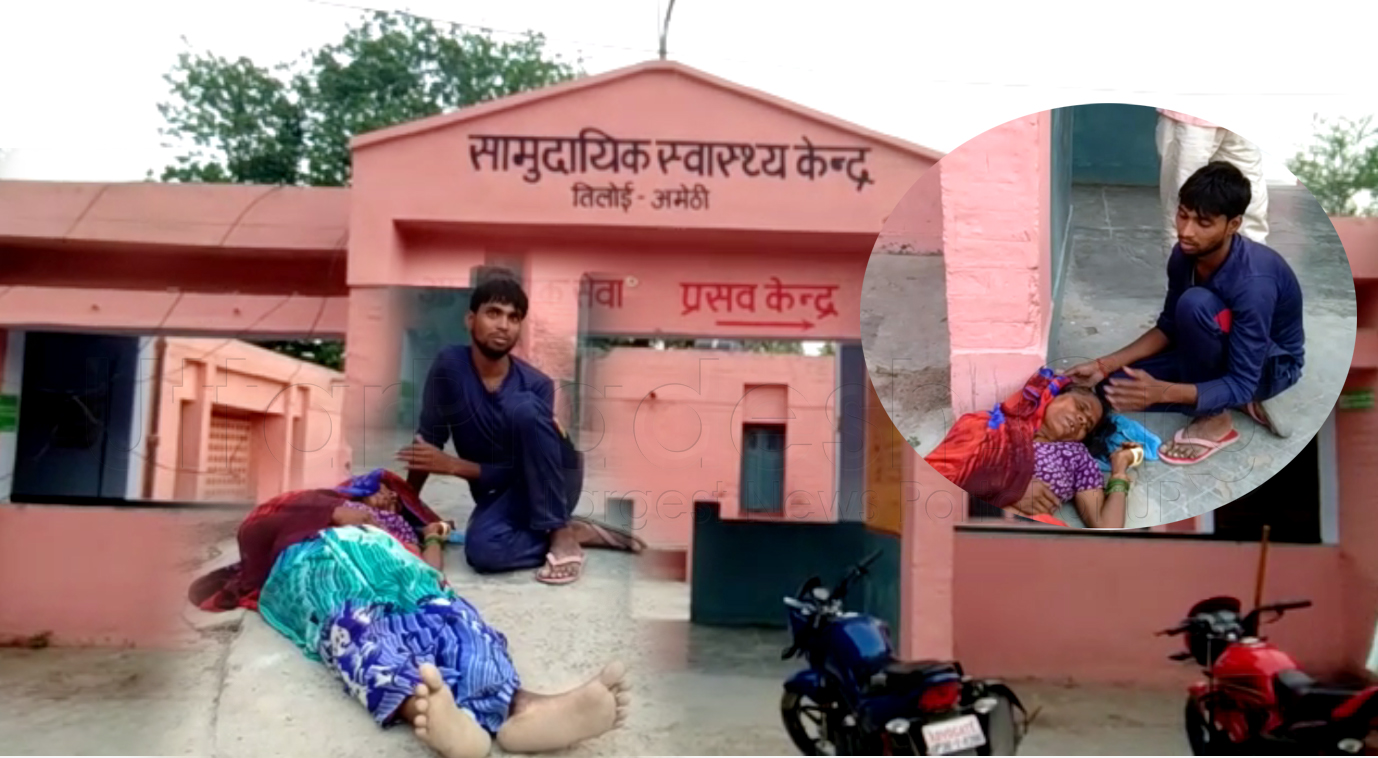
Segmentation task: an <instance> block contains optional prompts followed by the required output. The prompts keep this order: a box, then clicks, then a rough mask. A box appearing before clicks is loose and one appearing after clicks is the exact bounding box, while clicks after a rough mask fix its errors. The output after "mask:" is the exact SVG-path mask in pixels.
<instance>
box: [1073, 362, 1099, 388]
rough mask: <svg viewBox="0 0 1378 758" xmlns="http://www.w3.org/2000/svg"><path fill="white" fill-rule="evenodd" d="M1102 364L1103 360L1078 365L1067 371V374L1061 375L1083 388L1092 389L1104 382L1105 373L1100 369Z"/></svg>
mask: <svg viewBox="0 0 1378 758" xmlns="http://www.w3.org/2000/svg"><path fill="white" fill-rule="evenodd" d="M1102 363H1104V361H1103V360H1094V361H1087V362H1085V363H1078V364H1077V365H1075V366H1073V367H1071V368H1070V369H1067V373H1066V374H1063V376H1066V377H1067V378H1069V379H1071V380H1072V382H1073V383H1075V384H1080V385H1081V386H1083V387H1094V386H1096V385H1097V384H1100V383H1101V382H1103V381H1105V371H1103V370H1102V369H1101V364H1102Z"/></svg>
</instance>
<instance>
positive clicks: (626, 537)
mask: <svg viewBox="0 0 1378 758" xmlns="http://www.w3.org/2000/svg"><path fill="white" fill-rule="evenodd" d="M571 520H572V521H578V522H581V523H584V524H588V525H589V526H591V527H593V529H594V531H596V532H598V536H599V537H600V538H601V539H602V540H603V544H599V545H585V546H584V547H591V548H598V549H602V550H620V551H622V552H626V553H632V554H634V555H636V554H640V553H641V552H643V551H644V550H645V549H646V540H643V539H641V538H640V537H638V536H636V535H635V534H632V532H631V530H630V529H622V528H621V527H616V526H613V525H611V524H605V523H603V522H602V521H595V520H594V519H591V518H588V517H586V516H575V517H574V518H573V519H571ZM608 535H615V536H617V537H621V538H622V540H623V542H618V541H617V540H614V539H610V538H609V537H608Z"/></svg>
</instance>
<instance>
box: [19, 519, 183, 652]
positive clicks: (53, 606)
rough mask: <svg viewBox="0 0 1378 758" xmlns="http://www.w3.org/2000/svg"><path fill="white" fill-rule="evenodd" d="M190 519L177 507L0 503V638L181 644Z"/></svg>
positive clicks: (96, 642) (88, 642) (74, 642)
mask: <svg viewBox="0 0 1378 758" xmlns="http://www.w3.org/2000/svg"><path fill="white" fill-rule="evenodd" d="M189 523H190V520H189V519H188V517H187V514H185V513H178V512H174V511H160V510H143V509H133V508H120V509H116V508H93V507H64V506H51V505H45V506H17V505H0V598H3V602H0V641H6V640H12V639H15V638H26V637H29V636H31V635H36V634H42V633H44V632H51V633H52V638H51V641H52V643H53V644H58V645H109V646H120V645H127V644H128V645H140V646H166V645H172V644H175V643H176V642H177V641H178V633H179V627H180V624H181V622H180V616H179V614H180V613H181V610H182V608H183V607H184V606H185V604H186V588H187V578H186V576H185V575H184V574H183V573H182V571H181V570H180V568H179V565H178V564H179V562H181V561H184V560H185V559H186V558H187V556H188V553H187V550H186V547H187V545H188V544H190V539H189V538H190V531H189V529H188V525H189Z"/></svg>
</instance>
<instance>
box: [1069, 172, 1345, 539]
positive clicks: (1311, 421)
mask: <svg viewBox="0 0 1378 758" xmlns="http://www.w3.org/2000/svg"><path fill="white" fill-rule="evenodd" d="M1072 208H1073V209H1072V228H1071V230H1070V232H1069V234H1070V242H1071V248H1070V251H1069V255H1070V261H1069V268H1068V271H1067V274H1066V276H1067V280H1066V284H1065V285H1064V286H1065V291H1064V294H1063V296H1062V298H1061V300H1062V306H1061V313H1060V314H1059V318H1058V324H1057V328H1056V329H1055V332H1054V338H1053V342H1052V344H1051V345H1050V349H1049V354H1050V356H1051V357H1052V359H1053V363H1054V365H1055V366H1057V367H1058V368H1066V367H1069V366H1071V365H1073V364H1075V363H1077V362H1079V361H1081V360H1085V359H1087V358H1094V357H1097V356H1100V355H1104V354H1106V353H1109V352H1112V351H1114V350H1117V349H1119V348H1120V347H1123V346H1124V345H1127V344H1129V343H1130V342H1132V341H1133V340H1134V339H1136V338H1137V337H1138V336H1139V335H1140V334H1142V333H1143V332H1144V331H1145V330H1147V329H1148V328H1149V327H1151V326H1152V325H1153V323H1154V321H1155V320H1156V319H1157V315H1158V312H1159V310H1160V309H1161V308H1162V299H1163V294H1164V291H1165V288H1166V282H1165V280H1164V274H1163V266H1164V265H1165V264H1166V261H1167V257H1166V256H1167V253H1166V250H1165V249H1164V247H1163V245H1162V243H1161V239H1162V236H1161V235H1162V232H1161V229H1160V226H1161V222H1160V220H1159V218H1158V195H1157V189H1156V188H1152V187H1143V188H1129V187H1096V186H1077V187H1075V188H1074V191H1073V197H1072ZM1268 210H1269V212H1268V221H1269V225H1270V227H1271V229H1270V233H1269V236H1268V245H1269V246H1270V247H1272V248H1274V249H1275V250H1277V251H1278V252H1279V253H1281V254H1282V255H1283V257H1285V258H1286V259H1287V261H1288V263H1290V264H1291V265H1292V267H1293V270H1294V271H1296V274H1297V278H1298V279H1299V280H1300V282H1301V287H1302V292H1303V297H1304V302H1305V316H1304V318H1305V322H1304V323H1305V328H1306V366H1305V369H1304V371H1303V375H1302V379H1301V382H1300V383H1298V384H1297V386H1295V387H1293V388H1292V389H1290V390H1288V391H1287V392H1285V393H1283V394H1282V395H1280V396H1279V397H1278V398H1277V400H1276V401H1275V405H1276V412H1277V413H1278V414H1279V415H1280V416H1282V417H1283V418H1285V419H1286V421H1287V423H1288V424H1289V425H1290V426H1291V427H1292V429H1293V434H1292V436H1291V437H1290V438H1289V439H1285V440H1280V439H1277V438H1275V437H1273V436H1272V435H1270V434H1268V433H1267V432H1265V431H1263V430H1262V429H1261V428H1259V427H1258V426H1257V425H1256V424H1254V423H1253V422H1251V421H1249V419H1248V418H1247V417H1246V416H1244V415H1243V414H1240V413H1236V414H1235V424H1236V427H1237V428H1238V429H1239V431H1240V433H1241V434H1242V435H1243V439H1242V440H1240V441H1239V442H1237V443H1235V444H1234V445H1233V446H1232V447H1230V448H1227V449H1226V450H1223V451H1221V452H1220V453H1218V454H1217V455H1216V456H1214V457H1213V458H1212V459H1211V460H1209V461H1206V462H1204V463H1201V464H1198V465H1196V466H1193V467H1191V468H1175V467H1172V466H1168V465H1166V464H1163V463H1154V462H1149V463H1146V464H1145V465H1144V467H1143V470H1142V473H1141V474H1140V476H1139V482H1138V483H1137V484H1136V486H1135V487H1134V490H1133V492H1132V493H1131V495H1130V501H1129V512H1130V520H1129V523H1128V526H1152V525H1154V524H1166V523H1171V522H1173V521H1179V520H1181V519H1184V518H1189V517H1191V516H1196V515H1200V514H1202V513H1206V512H1208V511H1211V510H1214V509H1216V508H1218V507H1220V506H1221V505H1224V504H1225V503H1227V502H1229V501H1231V500H1234V499H1235V498H1238V497H1239V496H1241V495H1244V494H1246V493H1248V492H1250V491H1251V490H1253V489H1254V488H1255V487H1257V486H1259V485H1260V484H1262V483H1264V482H1266V481H1267V480H1268V479H1269V478H1271V477H1272V476H1273V474H1275V473H1277V472H1278V471H1279V470H1280V469H1281V468H1282V467H1283V466H1285V465H1286V464H1287V463H1288V462H1290V461H1291V460H1292V459H1293V458H1294V457H1296V455H1297V453H1299V452H1300V451H1301V449H1302V448H1303V447H1305V446H1306V444H1307V443H1308V442H1310V441H1311V439H1312V437H1314V436H1315V434H1316V432H1317V431H1319V429H1320V427H1321V424H1322V423H1324V421H1325V419H1326V417H1327V416H1328V415H1329V414H1330V412H1331V410H1332V409H1333V408H1334V406H1335V401H1336V398H1337V397H1338V396H1339V392H1340V388H1341V386H1342V385H1343V384H1344V380H1345V375H1346V374H1347V373H1348V371H1349V364H1350V360H1351V358H1352V356H1353V354H1354V335H1355V317H1356V309H1355V301H1354V280H1353V275H1352V273H1351V272H1350V270H1349V261H1348V259H1347V258H1346V257H1345V254H1344V248H1343V247H1342V246H1341V245H1340V241H1339V238H1338V237H1337V236H1336V234H1335V229H1334V227H1333V226H1331V224H1330V221H1329V219H1327V218H1326V216H1325V213H1324V212H1323V211H1322V210H1321V208H1320V206H1319V205H1318V204H1317V203H1316V201H1315V199H1314V198H1313V197H1312V196H1311V194H1310V193H1309V192H1307V191H1306V190H1304V189H1301V188H1296V187H1270V188H1269V209H1268ZM1134 418H1135V419H1136V420H1138V421H1140V422H1141V423H1144V424H1145V425H1146V426H1148V427H1149V428H1151V429H1153V431H1154V432H1155V433H1156V434H1158V435H1159V436H1160V437H1163V438H1164V439H1169V438H1171V437H1172V435H1173V433H1174V432H1175V431H1176V430H1177V429H1178V428H1180V427H1182V426H1184V425H1185V424H1186V423H1187V421H1188V419H1187V417H1185V416H1180V415H1177V414H1165V413H1140V414H1134ZM1058 517H1059V518H1061V519H1063V520H1064V521H1066V522H1068V523H1070V524H1080V523H1081V522H1080V519H1079V518H1078V517H1077V515H1076V512H1075V510H1074V509H1072V508H1070V507H1064V508H1063V509H1062V512H1061V513H1060V514H1059V515H1058Z"/></svg>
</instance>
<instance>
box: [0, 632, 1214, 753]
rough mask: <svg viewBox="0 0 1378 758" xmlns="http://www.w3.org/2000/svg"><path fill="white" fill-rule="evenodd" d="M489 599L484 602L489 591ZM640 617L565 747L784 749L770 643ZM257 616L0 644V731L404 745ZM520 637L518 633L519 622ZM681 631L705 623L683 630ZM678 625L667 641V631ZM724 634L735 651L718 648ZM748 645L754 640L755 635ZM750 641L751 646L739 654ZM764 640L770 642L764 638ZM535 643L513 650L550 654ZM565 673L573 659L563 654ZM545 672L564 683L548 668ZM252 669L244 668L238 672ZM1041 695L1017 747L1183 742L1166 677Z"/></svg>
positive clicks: (258, 747)
mask: <svg viewBox="0 0 1378 758" xmlns="http://www.w3.org/2000/svg"><path fill="white" fill-rule="evenodd" d="M490 607H491V606H490ZM675 624H679V625H681V628H682V629H684V630H688V629H689V627H688V624H687V623H686V622H683V621H679V622H660V623H658V624H651V625H647V626H643V627H642V628H643V629H645V630H647V631H650V630H652V629H654V630H657V631H659V632H660V635H659V638H660V641H661V645H662V646H663V648H674V647H675V646H677V645H678V646H680V650H681V651H684V650H688V651H692V652H691V654H690V655H689V656H687V657H686V656H684V655H683V654H682V652H681V653H680V654H679V655H676V654H675V653H674V651H673V650H665V649H663V650H662V651H661V652H662V656H661V657H660V660H661V661H663V663H661V664H659V665H657V666H656V667H655V671H656V673H655V674H654V675H651V674H650V672H649V671H648V670H646V669H641V670H639V671H638V672H637V673H636V686H637V691H636V693H637V697H638V700H637V702H636V710H635V712H634V714H633V717H632V720H631V721H630V722H629V723H628V725H627V728H626V731H625V732H624V733H621V734H614V735H611V736H609V737H606V738H604V739H601V740H597V741H594V742H591V743H589V744H588V745H586V746H585V747H584V748H583V749H581V750H579V751H577V752H575V753H572V754H574V755H588V756H595V755H598V756H615V755H618V756H620V755H794V754H797V751H795V750H794V749H793V746H792V745H791V744H790V743H789V740H788V738H787V737H786V736H785V733H784V730H783V728H782V727H781V726H780V720H779V713H778V710H777V706H778V703H779V693H780V676H781V675H782V674H783V673H784V671H783V669H782V668H781V667H780V666H779V662H778V660H773V659H776V658H778V647H777V646H776V645H775V644H774V643H773V642H770V643H765V642H763V641H762V638H761V636H760V633H756V632H752V631H749V630H748V631H745V632H739V631H733V632H723V631H722V630H701V629H694V630H692V631H689V632H688V634H685V635H676V634H675V633H674V632H673V631H671V630H672V628H673V626H674V625H675ZM264 632H265V630H264V628H263V626H262V624H260V623H257V620H256V619H255V620H254V621H253V622H252V623H246V624H245V627H244V629H243V630H242V631H241V632H239V633H238V634H233V633H221V634H219V635H218V636H217V638H216V639H211V638H207V639H206V640H204V641H203V642H202V643H201V644H200V645H199V646H198V648H197V649H195V650H190V651H184V652H177V653H169V652H159V651H133V650H109V651H106V650H63V649H48V650H42V651H16V650H0V671H3V684H4V686H3V687H0V745H2V746H3V747H4V752H5V753H6V754H10V755H186V756H190V755H199V756H214V757H215V758H221V757H223V756H240V755H245V756H247V755H255V756H257V755H264V756H293V757H295V756H303V755H344V756H355V755H357V756H365V755H368V756H374V755H416V756H422V755H425V754H426V753H425V752H424V751H423V750H420V749H419V748H418V747H417V745H416V744H415V741H414V740H412V739H411V738H410V736H409V735H407V734H405V732H403V731H401V730H393V731H390V732H383V731H380V730H378V729H375V728H374V727H373V726H372V724H371V722H370V721H369V719H368V718H367V717H366V716H365V715H364V713H363V711H362V709H360V708H359V707H358V705H357V704H356V703H354V702H353V701H351V700H349V699H348V698H346V697H345V696H344V695H343V694H341V693H340V692H339V691H338V690H337V689H335V687H334V685H333V683H332V682H330V681H329V680H328V678H327V677H326V676H325V675H324V672H323V671H322V670H320V669H319V668H318V667H315V666H313V665H312V664H309V663H307V662H306V661H305V660H304V659H302V658H301V657H300V656H299V655H298V654H297V653H296V651H295V650H294V649H292V648H290V647H289V646H287V645H286V644H285V643H281V642H280V640H277V639H276V638H275V637H273V636H271V635H267V634H264ZM517 637H518V638H527V639H529V637H530V636H529V635H526V636H525V637H523V635H520V634H519V635H517ZM686 637H687V638H696V637H697V638H702V639H700V640H699V641H698V642H694V643H689V644H686ZM676 640H678V641H676ZM723 648H728V649H731V650H734V651H736V653H735V654H731V655H728V654H722V650H723ZM758 648H759V650H757V649H758ZM747 651H757V652H759V653H760V655H759V656H755V657H754V658H751V659H750V660H749V661H748V659H747V655H746V653H747ZM771 652H775V653H776V654H775V655H773V656H772V655H769V653H771ZM550 658H551V656H547V655H545V654H542V653H537V654H536V655H535V656H527V657H526V660H525V662H524V663H526V664H530V663H534V662H535V661H537V660H541V661H545V660H549V659H550ZM561 668H563V670H564V671H565V672H568V673H569V675H570V676H569V678H568V679H567V681H571V682H572V681H575V680H577V679H578V674H579V673H581V672H576V671H574V669H575V668H577V666H563V667H561ZM540 679H541V681H542V682H548V683H551V684H563V683H565V681H566V679H565V677H563V676H562V675H560V674H554V673H550V674H543V675H542V676H541V677H540ZM250 680H252V681H250ZM1013 685H1014V687H1015V689H1016V691H1017V692H1018V693H1019V694H1020V696H1021V697H1022V698H1023V699H1024V700H1025V701H1026V702H1027V703H1028V704H1029V705H1030V706H1031V707H1036V708H1041V711H1040V712H1039V714H1038V716H1037V718H1036V719H1035V722H1034V724H1033V727H1032V729H1031V731H1030V733H1029V736H1028V739H1027V740H1026V741H1025V742H1024V744H1023V746H1022V748H1021V750H1020V753H1021V754H1024V755H1105V754H1112V755H1186V754H1187V752H1188V751H1187V747H1186V742H1185V739H1184V738H1183V737H1182V734H1181V721H1180V719H1181V698H1182V695H1181V693H1180V692H1177V691H1168V690H1150V691H1136V690H1130V689H1125V688H1115V687H1072V686H1063V685H1056V684H1047V683H1038V682H1014V683H1013Z"/></svg>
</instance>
